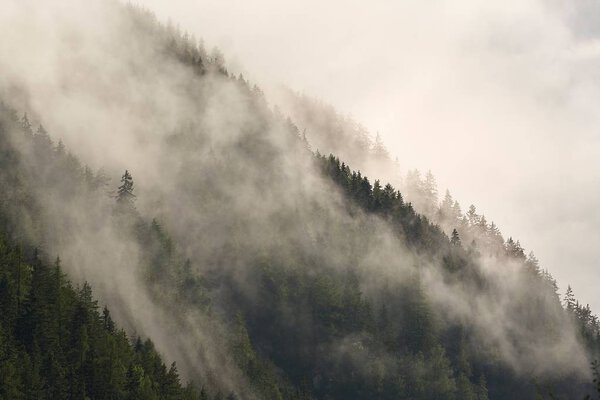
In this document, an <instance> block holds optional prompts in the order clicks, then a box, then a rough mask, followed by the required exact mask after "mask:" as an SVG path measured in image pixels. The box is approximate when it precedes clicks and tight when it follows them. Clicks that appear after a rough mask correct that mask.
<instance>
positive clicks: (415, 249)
mask: <svg viewBox="0 0 600 400" xmlns="http://www.w3.org/2000/svg"><path fill="white" fill-rule="evenodd" d="M90 4H91V6H90V5H87V6H86V8H84V9H82V8H81V7H77V6H75V7H76V10H77V12H76V13H75V14H74V15H77V17H78V18H75V21H73V20H70V19H69V17H68V16H67V17H60V20H61V25H60V26H59V27H57V26H56V25H54V22H55V19H53V18H50V21H51V23H50V24H48V22H44V21H43V20H40V18H38V17H36V16H35V15H34V16H28V18H29V19H28V20H27V21H21V20H19V21H21V22H22V23H23V24H25V26H31V25H36V24H37V25H36V29H35V30H34V32H36V31H37V32H41V34H44V33H46V32H55V31H59V32H60V34H58V35H50V37H51V39H50V40H49V41H47V42H45V43H44V47H45V48H46V51H47V52H49V53H50V54H52V55H57V54H64V52H65V51H66V50H69V51H70V52H69V51H67V53H68V54H71V56H70V57H66V58H60V59H59V61H57V65H56V66H57V67H58V66H60V68H47V69H46V68H42V66H40V65H39V64H37V63H36V62H33V61H32V60H31V59H30V58H29V57H26V56H23V55H22V54H21V53H18V51H17V50H16V49H14V51H15V52H17V54H16V55H15V57H13V63H14V65H12V64H10V63H2V64H0V67H2V68H3V69H5V70H6V71H7V73H6V74H5V75H3V78H2V81H1V82H0V88H1V91H2V93H3V95H4V96H5V98H6V100H7V101H10V103H11V104H12V105H13V106H19V107H22V108H26V109H27V110H29V111H30V114H31V115H35V116H36V119H40V120H43V121H44V124H47V125H48V126H50V127H51V128H52V129H51V132H52V134H53V135H57V136H58V137H63V139H64V140H65V143H67V144H68V146H69V147H70V148H73V149H76V150H77V153H78V154H80V156H81V157H82V158H83V159H85V160H87V161H88V162H90V163H92V164H96V165H106V169H105V171H106V172H105V173H96V174H94V173H91V171H90V170H89V168H85V167H82V166H81V165H80V164H79V162H78V161H77V160H76V159H75V158H74V157H73V156H71V155H69V154H68V153H67V152H66V149H65V146H64V145H62V144H58V145H54V144H53V143H52V141H51V140H50V137H49V136H48V134H47V132H46V131H45V129H43V128H41V127H40V128H39V129H37V131H36V132H35V133H33V132H32V129H31V126H30V124H29V120H28V119H27V118H21V119H20V120H19V118H17V117H16V116H15V115H14V113H13V112H12V111H11V110H10V109H9V108H6V107H5V108H4V109H3V110H2V114H3V115H2V121H3V123H2V132H1V133H2V142H1V143H2V145H3V153H2V154H4V155H6V157H3V159H2V162H3V163H5V165H6V168H3V169H2V170H1V171H0V178H1V179H2V182H3V187H5V188H9V189H8V190H5V191H3V201H2V205H1V207H2V210H3V212H2V213H1V215H2V216H3V219H2V221H3V224H5V226H6V231H7V232H9V234H10V235H11V237H13V238H14V239H15V240H18V241H19V242H22V243H31V244H39V243H41V244H43V250H44V252H45V254H57V253H59V254H61V257H62V258H63V259H64V266H65V269H66V270H67V271H68V272H69V274H70V275H71V276H73V278H74V279H76V280H77V281H83V280H88V281H90V282H91V283H92V285H93V286H94V287H95V288H96V292H97V293H98V295H99V297H100V299H101V300H102V301H103V302H106V303H107V304H109V306H110V308H111V310H113V314H114V318H115V319H116V320H117V321H118V322H119V323H121V324H122V325H123V326H125V327H126V329H127V330H128V331H136V332H139V333H141V334H143V335H148V336H150V337H151V338H152V339H153V341H154V342H155V343H156V347H157V349H158V351H159V352H161V353H162V354H164V355H165V357H166V358H167V359H168V360H169V361H172V360H176V361H177V364H178V366H179V367H180V368H181V371H182V374H183V375H184V376H185V377H186V378H193V379H198V380H200V381H201V382H203V383H205V384H206V385H207V389H208V390H209V391H210V392H212V393H216V392H217V391H218V390H221V391H223V392H226V393H229V392H233V393H235V394H236V395H238V396H240V397H243V398H364V399H370V398H423V399H425V398H479V399H481V398H487V397H488V396H489V397H490V398H531V397H533V395H534V392H535V384H534V383H532V380H536V381H538V382H539V383H540V384H541V385H542V386H548V387H550V388H551V390H552V391H553V392H555V393H561V394H564V395H578V394H580V391H581V390H583V389H585V387H584V385H583V384H582V382H586V381H587V379H588V374H589V372H588V363H589V361H590V360H591V358H592V357H594V356H595V354H596V352H597V349H598V342H597V339H596V336H597V325H595V326H594V324H591V323H588V321H583V323H582V326H581V329H579V326H578V325H577V324H576V322H577V319H576V318H575V317H573V316H572V314H573V312H572V311H570V310H569V309H567V310H565V309H563V307H562V306H561V304H560V301H559V299H558V296H557V294H556V288H555V287H554V286H553V281H552V280H551V279H550V278H549V277H548V276H546V275H544V274H541V273H540V271H539V270H538V269H537V266H536V265H535V263H533V262H532V261H531V260H530V262H529V263H528V262H525V261H526V260H523V258H522V257H521V254H520V253H519V252H518V251H514V249H513V248H510V247H509V248H506V249H505V248H504V246H503V247H502V249H501V251H498V252H497V253H496V254H485V255H484V256H482V254H479V253H478V252H477V251H475V250H474V249H471V248H468V247H467V246H463V245H461V243H460V236H455V237H452V240H450V239H449V238H448V237H447V236H446V235H445V234H444V233H443V232H442V231H441V230H440V229H439V228H438V227H436V226H434V225H432V224H430V223H429V221H428V219H427V218H425V217H423V216H421V215H419V214H417V213H415V211H414V210H413V208H412V206H411V205H409V204H405V203H404V201H403V199H402V195H401V194H400V193H399V192H397V191H396V190H395V189H394V188H393V187H392V186H391V185H389V186H384V187H382V185H381V184H379V182H374V183H373V184H371V182H370V181H369V180H368V179H367V178H366V177H364V176H362V175H360V173H357V172H353V171H351V170H350V168H349V167H348V166H346V165H345V164H343V163H341V162H340V160H339V159H336V158H335V157H333V156H332V157H329V158H328V157H322V156H315V155H314V154H312V153H311V151H310V150H309V146H308V144H307V143H306V142H305V141H304V140H303V138H302V135H301V133H300V132H299V131H298V128H297V127H296V126H295V125H294V124H293V123H292V122H291V120H289V119H286V118H285V117H283V116H282V115H281V114H279V113H277V112H275V111H271V110H270V108H269V106H268V104H267V103H266V101H265V99H264V96H263V95H262V93H261V91H260V90H259V89H258V88H256V87H250V85H249V84H248V83H247V82H245V81H244V80H243V79H241V78H234V77H231V76H229V75H228V74H227V71H226V70H225V68H224V64H223V61H222V59H221V58H220V57H219V56H218V53H215V56H207V55H206V52H205V51H204V50H203V49H202V48H200V47H197V46H196V45H195V44H193V43H192V42H191V40H190V39H189V38H187V37H186V36H185V35H181V34H179V33H177V32H176V31H175V30H174V29H172V28H169V27H164V26H161V25H160V24H158V23H157V22H156V21H155V19H154V18H153V16H152V15H151V14H149V13H147V12H144V11H141V10H138V9H135V8H131V7H121V6H118V5H112V3H108V4H107V3H105V2H94V1H93V2H90ZM87 7H89V8H91V11H90V10H88V9H87ZM44 12H45V13H49V15H51V16H53V12H52V10H44ZM90 12H93V13H95V15H96V17H95V18H94V19H91V21H100V22H99V23H98V24H97V25H98V26H96V25H95V24H92V27H91V28H90V27H88V26H81V25H80V23H79V22H78V21H79V19H81V18H82V17H83V20H86V21H87V19H86V18H88V17H89V16H90V14H89V13H90ZM41 15H47V14H43V13H42V14H41ZM53 17H54V18H58V17H57V16H56V15H54V16H53ZM33 37H34V38H35V39H39V36H36V35H35V34H33ZM30 44H31V46H33V48H34V50H35V49H36V48H37V47H36V46H38V45H36V41H35V40H33V41H32V42H31V43H30ZM20 57H23V59H24V60H26V61H27V62H25V63H23V64H21V62H20ZM53 59H54V58H53V57H48V58H46V60H53ZM57 59H58V58H57ZM32 64H33V65H32ZM38 69H39V70H38ZM33 71H37V73H41V74H42V76H43V78H44V79H43V81H44V83H43V84H40V83H39V82H38V81H37V78H35V79H34V78H33V77H32V75H31V74H32V73H33ZM40 71H41V72H40ZM73 107H76V108H75V111H76V112H75V113H73ZM125 169H127V170H128V171H130V172H131V175H132V176H133V178H131V176H130V175H129V173H127V174H124V175H123V178H122V179H123V180H122V182H121V184H116V183H111V184H108V185H107V179H106V177H107V176H113V177H118V176H121V174H122V171H123V170H125ZM133 182H135V185H132V184H133ZM117 186H120V187H119V190H118V192H117V193H116V195H115V193H114V190H115V189H116V188H117ZM105 191H111V193H110V195H112V196H116V197H117V199H116V201H115V199H114V198H113V197H111V196H109V195H107V194H106V193H105ZM131 195H135V196H136V197H133V196H131ZM134 199H135V200H134Z"/></svg>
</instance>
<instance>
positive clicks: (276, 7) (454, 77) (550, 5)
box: [139, 0, 600, 312]
mask: <svg viewBox="0 0 600 400" xmlns="http://www.w3.org/2000/svg"><path fill="white" fill-rule="evenodd" d="M139 3H141V4H145V5H147V6H149V7H151V8H152V9H153V10H156V11H157V12H158V14H159V15H160V16H162V17H164V18H168V17H170V18H172V20H173V21H176V22H179V23H180V26H181V28H182V29H186V30H188V31H190V32H191V33H194V34H196V35H197V36H201V37H204V38H205V39H206V42H207V43H208V44H210V45H218V46H219V47H221V48H222V49H223V50H224V52H225V54H226V56H227V58H228V61H229V65H232V66H233V70H234V71H238V72H243V73H244V75H245V76H246V77H250V78H251V79H254V80H258V81H259V83H260V84H262V85H266V84H276V83H285V84H287V85H290V86H291V87H292V88H293V89H295V90H299V91H302V92H304V93H306V94H308V95H313V96H316V97H319V98H322V99H324V100H325V101H327V102H329V103H331V104H333V105H334V106H335V107H337V108H338V109H339V110H340V111H342V112H347V113H350V114H351V115H352V116H353V117H354V118H355V119H356V120H358V121H359V122H361V123H363V124H364V125H365V126H366V127H367V128H368V129H369V130H370V131H371V132H376V131H378V132H379V133H380V134H381V135H382V137H383V138H384V140H385V142H386V144H387V146H388V148H389V149H390V150H391V153H392V155H395V156H398V158H399V161H400V166H401V168H402V169H403V170H404V171H406V170H407V169H409V168H415V167H416V168H419V169H421V170H422V171H426V170H428V169H431V170H432V171H433V173H434V175H435V176H436V177H437V178H438V183H439V186H440V192H441V193H443V189H444V188H446V187H448V188H449V189H450V190H451V192H452V194H453V195H454V197H455V198H457V199H458V200H459V202H460V203H461V205H462V207H463V210H466V209H467V208H468V206H469V204H471V203H474V204H475V205H477V207H478V211H479V212H480V213H484V214H485V215H486V217H487V219H488V221H490V220H493V221H495V222H496V223H497V224H498V225H499V226H500V228H501V229H502V232H503V234H504V235H505V237H508V236H513V237H515V238H518V239H520V240H521V243H522V244H523V245H524V246H525V247H526V249H527V250H534V251H535V253H536V255H537V256H538V258H539V259H540V261H541V263H542V265H543V266H544V267H546V268H548V269H549V270H550V272H551V273H552V274H553V275H554V276H555V277H556V278H557V280H558V282H559V285H560V287H561V289H562V290H563V291H564V289H565V288H566V285H567V284H569V283H570V284H571V285H572V286H573V287H574V289H575V293H576V295H577V296H578V298H580V299H581V300H582V301H583V302H584V303H590V304H591V305H592V308H593V310H594V311H596V312H598V311H600V297H598V295H597V293H598V291H597V287H598V286H599V285H600V274H599V273H598V259H600V250H599V249H600V230H599V229H598V226H600V212H599V211H598V204H600V189H599V188H600V185H599V184H600V172H599V171H600V169H599V168H598V154H600V134H598V127H599V126H600V118H599V114H598V111H597V110H598V106H599V105H600V81H599V80H598V75H597V71H598V69H599V67H600V41H599V38H600V30H599V29H598V26H599V23H600V6H599V5H598V3H596V2H594V1H591V0H586V1H575V2H573V1H568V0H510V1H502V2H489V1H477V0H461V1H429V2H423V1H416V0H415V1H410V0H409V1H383V0H382V1H375V2H364V1H340V0H336V1H327V2H321V1H314V0H309V1H303V2H296V1H272V0H258V1H252V2H236V1H224V0H218V1H217V0H205V1H200V0H169V1H165V0H140V1H139Z"/></svg>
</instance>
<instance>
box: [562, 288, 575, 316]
mask: <svg viewBox="0 0 600 400" xmlns="http://www.w3.org/2000/svg"><path fill="white" fill-rule="evenodd" d="M564 305H565V309H567V310H568V311H571V312H573V311H574V310H575V295H574V294H573V289H572V288H571V285H569V286H567V291H566V293H565V298H564Z"/></svg>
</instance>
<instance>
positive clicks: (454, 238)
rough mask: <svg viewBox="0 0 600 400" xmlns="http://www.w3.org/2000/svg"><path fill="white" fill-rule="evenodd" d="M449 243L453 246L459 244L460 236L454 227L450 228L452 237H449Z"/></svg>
mask: <svg viewBox="0 0 600 400" xmlns="http://www.w3.org/2000/svg"><path fill="white" fill-rule="evenodd" d="M450 243H451V244H452V245H454V246H460V236H458V231H457V230H456V229H453V230H452V237H451V238H450Z"/></svg>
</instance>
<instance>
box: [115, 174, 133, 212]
mask: <svg viewBox="0 0 600 400" xmlns="http://www.w3.org/2000/svg"><path fill="white" fill-rule="evenodd" d="M134 201H135V195H134V194H133V178H132V177H131V174H130V173H129V171H127V170H125V173H124V174H123V176H122V177H121V186H119V188H118V190H117V204H119V205H120V206H122V207H124V208H128V209H132V208H134Z"/></svg>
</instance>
